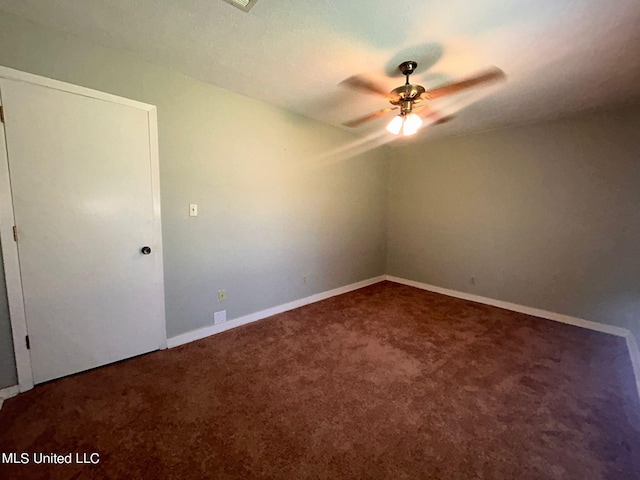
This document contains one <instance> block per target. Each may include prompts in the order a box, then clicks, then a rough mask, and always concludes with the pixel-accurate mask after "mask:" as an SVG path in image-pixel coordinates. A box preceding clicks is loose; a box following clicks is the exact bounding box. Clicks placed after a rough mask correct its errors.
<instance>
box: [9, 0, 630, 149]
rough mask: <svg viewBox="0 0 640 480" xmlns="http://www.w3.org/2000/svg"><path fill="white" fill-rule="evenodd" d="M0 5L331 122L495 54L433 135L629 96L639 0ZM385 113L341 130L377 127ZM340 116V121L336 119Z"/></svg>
mask: <svg viewBox="0 0 640 480" xmlns="http://www.w3.org/2000/svg"><path fill="white" fill-rule="evenodd" d="M0 9H3V10H6V11H8V12H11V13H15V14H18V15H21V16H24V17H27V18H29V19H32V20H35V21H37V22H40V23H42V24H45V25H48V26H51V27H53V28H55V29H58V30H61V31H64V32H68V33H71V34H75V35H77V36H78V37H81V38H85V39H88V40H91V41H93V42H96V43H98V44H102V45H105V46H108V47H112V48H115V49H119V50H126V51H129V52H132V53H134V54H135V55H137V56H138V57H141V58H144V59H146V60H148V61H150V62H153V63H156V64H159V65H164V66H166V67H168V68H171V69H173V70H176V71H179V72H182V73H184V74H187V75H189V76H192V77H195V78H198V79H201V80H204V81H206V82H210V83H212V84H214V85H217V86H220V87H223V88H225V89H228V90H231V91H233V92H237V93H240V94H242V95H246V96H248V97H252V98H256V99H259V100H262V101H264V102H267V103H269V104H272V105H277V106H280V107H284V108H286V109H288V110H292V111H294V112H298V113H300V114H302V115H305V116H307V117H311V118H314V119H317V120H320V121H322V122H325V123H329V124H332V125H336V126H340V125H341V123H342V122H345V121H347V120H350V119H352V118H354V117H358V116H360V115H363V114H366V113H369V112H371V111H375V110H378V109H380V108H384V107H385V106H386V104H385V100H384V99H381V98H376V97H375V96H370V95H366V94H364V93H360V92H353V91H349V90H347V89H345V87H343V86H340V85H339V84H340V82H341V81H342V80H344V79H346V78H347V77H349V76H351V75H353V74H366V75H369V76H371V77H372V78H374V79H377V80H379V81H380V82H381V83H382V84H383V85H385V86H386V87H388V88H389V90H391V89H392V88H394V87H396V86H398V85H400V84H401V83H402V80H403V79H402V78H400V76H399V74H398V73H397V72H396V71H395V68H396V66H397V65H398V64H399V63H400V62H401V61H403V60H416V61H417V62H418V63H419V65H418V72H417V74H416V75H415V76H414V77H412V80H413V83H420V84H422V85H423V86H425V87H426V88H429V87H435V86H437V85H439V84H442V83H444V82H447V81H450V80H454V79H458V78H462V77H464V76H465V75H469V74H472V73H474V72H477V71H478V70H481V69H482V68H483V67H486V66H490V65H496V66H498V67H500V68H502V70H504V72H505V73H506V74H507V81H506V82H504V83H502V84H499V85H494V86H491V87H489V88H484V89H478V90H477V91H473V92H468V93H464V94H460V95H457V96H452V97H447V98H444V99H441V100H436V101H434V102H433V103H432V106H433V107H436V108H438V109H440V110H441V111H443V112H445V113H457V114H456V118H455V119H454V120H453V121H452V122H450V123H447V124H445V125H439V126H433V127H430V128H429V127H426V128H424V129H423V130H422V131H421V132H420V133H419V135H420V136H422V137H427V138H428V137H433V136H441V135H450V134H457V133H462V132H466V131H474V130H483V129H488V128H495V127H499V126H504V125H510V124H520V123H527V122H535V121H538V120H543V119H547V118H553V117H559V116H563V115H566V114H569V113H571V112H575V111H579V110H583V109H589V108H601V107H607V106H616V105H622V104H625V103H630V102H638V101H640V28H639V26H640V1H639V0H564V1H558V0H531V1H525V0H477V1H471V0H442V1H441V0H428V1H425V0H423V1H415V0H414V1H405V0H394V1H389V0H368V1H366V2H362V1H359V2H357V1H351V2H349V1H346V0H315V1H309V0H306V1H305V0H260V1H258V3H257V4H256V5H255V6H254V7H253V9H252V10H251V11H250V12H249V13H244V12H242V11H240V10H238V9H237V8H235V7H233V6H231V5H229V4H228V3H225V2H223V1H222V0H181V1H175V0H136V1H132V0H82V1H78V0H48V1H42V0H0ZM387 122H388V117H387V118H381V119H377V120H374V121H372V122H370V123H368V124H366V125H364V126H362V127H358V128H357V129H353V131H355V132H356V133H361V134H363V135H365V134H375V132H380V131H384V126H385V124H386V123H387ZM342 128H346V127H342Z"/></svg>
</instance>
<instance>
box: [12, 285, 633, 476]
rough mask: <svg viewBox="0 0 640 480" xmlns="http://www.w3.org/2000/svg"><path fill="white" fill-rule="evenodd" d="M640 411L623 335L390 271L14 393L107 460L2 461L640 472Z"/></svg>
mask: <svg viewBox="0 0 640 480" xmlns="http://www.w3.org/2000/svg"><path fill="white" fill-rule="evenodd" d="M639 414H640V402H639V400H638V396H637V392H636V390H635V389H634V381H633V373H632V370H631V364H630V360H629V357H628V353H627V350H626V346H625V341H624V339H621V338H617V337H614V336H610V335H605V334H601V333H596V332H592V331H589V330H584V329H581V328H577V327H571V326H568V325H562V324H558V323H554V322H551V321H547V320H541V319H538V318H534V317H529V316H526V315H522V314H516V313H513V312H508V311H505V310H501V309H497V308H493V307H488V306H484V305H480V304H475V303H472V302H467V301H463V300H458V299H453V298H449V297H445V296H441V295H437V294H433V293H429V292H425V291H421V290H418V289H414V288H410V287H406V286H402V285H397V284H393V283H389V282H382V283H379V284H376V285H373V286H370V287H367V288H363V289H361V290H358V291H355V292H352V293H348V294H345V295H341V296H339V297H334V298H331V299H328V300H325V301H322V302H318V303H315V304H312V305H309V306H307V307H303V308H300V309H297V310H295V311H291V312H287V313H284V314H281V315H277V316H275V317H271V318H269V319H266V320H262V321H260V322H257V323H254V324H252V325H248V326H244V327H240V328H237V329H234V330H231V331H228V332H225V333H222V334H220V335H216V336H214V337H209V338H207V339H204V340H201V341H198V342H194V343H191V344H188V345H184V346H182V347H178V348H175V349H172V350H167V351H161V352H155V353H152V354H149V355H144V356H141V357H138V358H134V359H131V360H127V361H124V362H120V363H118V364H114V365H110V366H107V367H103V368H99V369H96V370H93V371H90V372H86V373H83V374H79V375H75V376H72V377H68V378H64V379H60V380H57V381H54V382H50V383H47V384H44V385H41V386H38V387H36V388H35V389H34V390H32V391H29V392H27V393H25V394H22V395H19V396H18V397H15V398H13V399H10V400H8V401H6V402H5V404H4V406H3V408H2V411H0V452H4V453H7V452H18V453H21V452H27V453H34V452H40V453H58V454H67V453H73V454H75V453H80V454H81V458H84V457H82V455H83V454H87V455H88V454H90V453H92V452H97V453H99V455H100V462H99V464H97V465H91V464H72V465H34V464H33V463H30V464H29V465H8V464H6V463H5V464H2V463H0V478H2V479H5V478H7V479H8V478H11V479H18V478H29V479H41V478H42V479H44V478H65V479H66V478H73V479H75V478H78V479H92V478H96V479H97V478H99V479H102V478H113V479H125V478H126V479H137V478H150V479H170V478H180V479H199V478H211V479H225V478H237V479H253V478H272V479H306V478H314V479H316V478H318V479H422V478H424V479H448V480H449V479H472V478H485V479H520V480H522V479H547V478H550V479H556V478H558V479H580V480H583V479H616V480H620V479H632V478H635V479H638V478H640V421H639ZM94 459H95V457H94Z"/></svg>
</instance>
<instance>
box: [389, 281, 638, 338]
mask: <svg viewBox="0 0 640 480" xmlns="http://www.w3.org/2000/svg"><path fill="white" fill-rule="evenodd" d="M385 279H386V280H389V281H390V282H395V283H401V284H403V285H408V286H410V287H416V288H420V289H422V290H428V291H430V292H434V293H441V294H442V295H447V296H448V297H455V298H462V299H463V300H470V301H472V302H477V303H483V304H485V305H491V306H493V307H499V308H504V309H505V310H511V311H512V312H519V313H525V314H527V315H532V316H534V317H539V318H545V319H547V320H554V321H556V322H561V323H567V324H569V325H574V326H576V327H582V328H588V329H589V330H596V331H598V332H604V333H609V334H611V335H616V336H618V337H626V336H627V335H628V334H629V333H630V332H629V330H627V329H626V328H621V327H615V326H613V325H606V324H604V323H598V322H592V321H591V320H584V319H582V318H577V317H571V316H569V315H563V314H561V313H555V312H549V311H548V310H541V309H539V308H533V307H526V306H524V305H518V304H517V303H511V302H505V301H502V300H496V299H494V298H488V297H481V296H480V295H474V294H472V293H465V292H459V291H457V290H449V289H448V288H442V287H436V286H435V285H429V284H428V283H422V282H416V281H414V280H407V279H405V278H400V277H394V276H392V275H386V276H385Z"/></svg>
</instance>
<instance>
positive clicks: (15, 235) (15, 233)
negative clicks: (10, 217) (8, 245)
mask: <svg viewBox="0 0 640 480" xmlns="http://www.w3.org/2000/svg"><path fill="white" fill-rule="evenodd" d="M13 239H14V240H15V241H16V242H17V241H18V227H16V226H15V225H14V226H13Z"/></svg>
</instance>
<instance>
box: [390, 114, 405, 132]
mask: <svg viewBox="0 0 640 480" xmlns="http://www.w3.org/2000/svg"><path fill="white" fill-rule="evenodd" d="M403 124H404V118H402V115H396V116H395V117H393V118H392V119H391V121H390V122H389V125H387V130H388V131H389V133H393V134H394V135H398V134H399V133H400V130H402V126H403Z"/></svg>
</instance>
